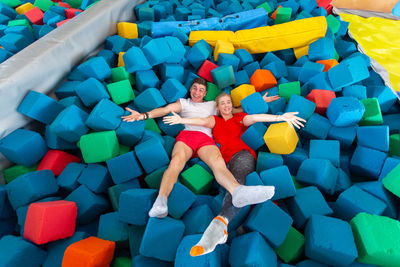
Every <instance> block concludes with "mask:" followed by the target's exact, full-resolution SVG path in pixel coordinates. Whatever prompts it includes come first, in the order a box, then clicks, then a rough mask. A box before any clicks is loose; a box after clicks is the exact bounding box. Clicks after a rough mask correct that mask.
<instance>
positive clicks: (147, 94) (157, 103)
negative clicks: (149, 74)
mask: <svg viewBox="0 0 400 267" xmlns="http://www.w3.org/2000/svg"><path fill="white" fill-rule="evenodd" d="M133 101H134V103H135V105H136V107H137V108H138V110H139V112H147V111H150V110H152V109H155V108H159V107H163V106H165V105H166V104H167V102H166V101H165V99H164V97H163V96H162V94H161V92H160V91H159V90H158V89H156V88H148V89H146V90H144V91H143V92H142V93H140V94H139V95H138V96H137V97H136V98H135V99H134V100H133Z"/></svg>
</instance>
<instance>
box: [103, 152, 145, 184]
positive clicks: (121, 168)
mask: <svg viewBox="0 0 400 267" xmlns="http://www.w3.org/2000/svg"><path fill="white" fill-rule="evenodd" d="M106 163H107V167H108V170H109V172H110V174H111V178H112V180H113V182H114V183H115V184H120V183H123V182H126V181H129V180H131V179H134V178H137V177H139V176H140V175H142V173H143V172H142V169H141V168H140V166H139V163H138V161H137V159H136V155H135V152H134V151H130V152H128V153H125V154H123V155H120V156H118V157H115V158H112V159H109V160H107V161H106Z"/></svg>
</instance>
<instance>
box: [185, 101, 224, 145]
mask: <svg viewBox="0 0 400 267" xmlns="http://www.w3.org/2000/svg"><path fill="white" fill-rule="evenodd" d="M179 101H180V102H181V106H182V111H181V113H179V115H180V116H181V117H182V118H193V117H197V118H206V117H208V116H211V115H217V109H216V104H215V101H206V102H201V103H196V102H193V101H192V99H184V98H179ZM185 131H198V132H202V133H205V134H206V135H208V136H209V137H211V138H212V134H211V129H210V128H207V127H203V126H194V125H186V124H185Z"/></svg>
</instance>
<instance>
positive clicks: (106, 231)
mask: <svg viewBox="0 0 400 267" xmlns="http://www.w3.org/2000/svg"><path fill="white" fill-rule="evenodd" d="M97 237H98V238H101V239H104V240H109V241H114V242H123V241H128V224H126V223H123V222H121V221H120V220H119V218H118V212H110V213H105V214H102V215H100V220H99V230H98V234H97Z"/></svg>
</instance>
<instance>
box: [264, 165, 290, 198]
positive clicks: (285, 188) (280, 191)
mask: <svg viewBox="0 0 400 267" xmlns="http://www.w3.org/2000/svg"><path fill="white" fill-rule="evenodd" d="M260 177H261V180H262V182H263V184H265V185H273V186H275V190H276V193H275V195H274V196H273V198H272V199H273V200H279V199H283V198H287V197H292V196H294V195H296V188H295V187H294V184H293V181H292V176H291V175H290V172H289V169H288V167H287V166H280V167H275V168H272V169H268V170H264V171H262V172H261V173H260Z"/></svg>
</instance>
